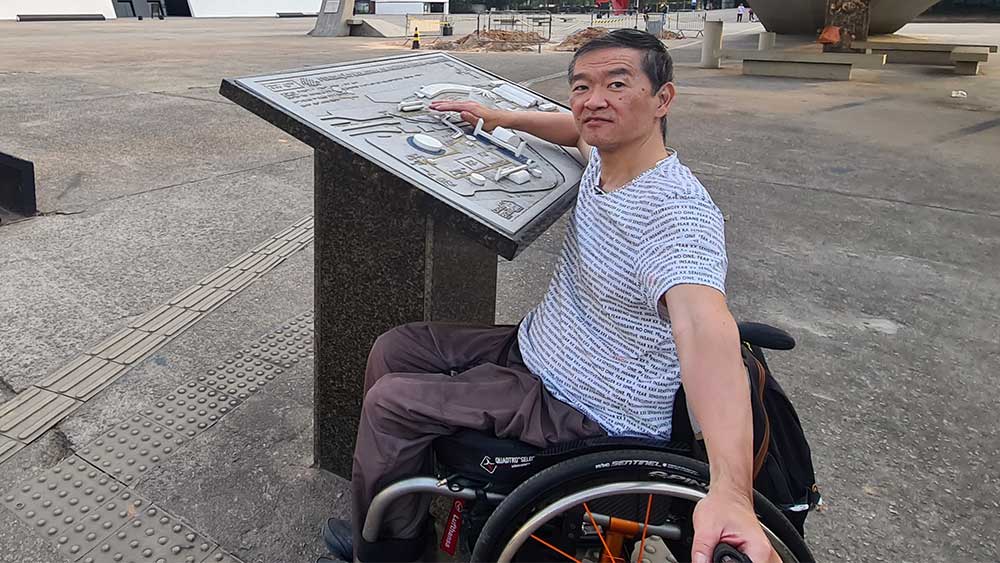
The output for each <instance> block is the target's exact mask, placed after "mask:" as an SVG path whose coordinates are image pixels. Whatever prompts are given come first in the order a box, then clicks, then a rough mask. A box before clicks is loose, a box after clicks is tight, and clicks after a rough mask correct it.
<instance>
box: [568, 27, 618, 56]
mask: <svg viewBox="0 0 1000 563" xmlns="http://www.w3.org/2000/svg"><path fill="white" fill-rule="evenodd" d="M607 34H608V29H607V28H605V27H587V28H584V29H581V30H580V31H577V32H576V33H574V34H572V35H570V36H569V37H567V38H566V39H564V40H563V42H562V43H560V44H558V45H556V46H555V50H556V51H576V50H577V49H579V48H580V47H582V46H583V44H584V43H586V42H588V41H590V40H591V39H596V38H598V37H601V36H604V35H607Z"/></svg>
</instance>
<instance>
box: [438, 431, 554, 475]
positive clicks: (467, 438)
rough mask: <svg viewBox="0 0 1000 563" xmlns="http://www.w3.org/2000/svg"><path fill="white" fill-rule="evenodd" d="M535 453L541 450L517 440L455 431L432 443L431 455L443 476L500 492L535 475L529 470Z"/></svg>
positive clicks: (480, 433) (533, 469) (535, 471)
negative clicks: (458, 478)
mask: <svg viewBox="0 0 1000 563" xmlns="http://www.w3.org/2000/svg"><path fill="white" fill-rule="evenodd" d="M539 451H541V448H536V447H534V446H532V445H530V444H526V443H524V442H521V441H519V440H510V439H504V438H497V437H496V436H494V435H492V434H490V433H488V432H480V431H478V430H459V431H458V432H456V433H455V434H452V435H450V436H442V437H440V438H438V439H436V440H434V455H435V456H436V457H437V463H438V465H440V466H441V467H442V468H443V470H444V472H445V473H447V474H449V475H451V474H457V475H459V476H461V477H464V478H466V479H470V480H473V481H478V482H482V483H493V484H494V487H492V488H496V489H502V490H509V489H510V488H512V487H514V486H517V485H518V484H520V483H522V482H524V480H525V479H527V478H528V477H531V476H532V475H534V474H535V473H537V472H538V471H539V470H538V469H536V468H533V467H532V466H533V465H534V461H535V456H536V455H537V454H538V452H539ZM449 475H446V476H449Z"/></svg>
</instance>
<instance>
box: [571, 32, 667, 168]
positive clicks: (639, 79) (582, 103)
mask: <svg viewBox="0 0 1000 563" xmlns="http://www.w3.org/2000/svg"><path fill="white" fill-rule="evenodd" d="M672 98H673V85H672V84H667V85H664V87H663V88H661V89H660V91H659V92H653V85H652V83H650V81H649V78H647V77H646V74H645V73H644V72H643V71H642V56H641V52H640V51H638V50H636V49H627V48H612V49H601V50H599V51H594V52H592V53H587V54H585V55H583V56H582V57H580V58H579V59H577V61H576V65H575V66H574V68H573V76H572V77H571V79H570V98H569V100H570V107H571V108H572V109H573V117H574V118H576V126H577V129H578V130H579V131H580V136H581V137H583V140H584V141H586V143H587V144H588V145H590V146H593V147H597V148H598V149H605V150H608V149H614V148H616V147H620V146H624V145H628V144H630V143H632V142H635V141H637V140H641V139H645V138H647V137H649V135H651V134H655V135H659V134H660V121H659V118H661V117H663V116H665V115H666V113H667V107H668V106H669V105H670V101H671V100H672Z"/></svg>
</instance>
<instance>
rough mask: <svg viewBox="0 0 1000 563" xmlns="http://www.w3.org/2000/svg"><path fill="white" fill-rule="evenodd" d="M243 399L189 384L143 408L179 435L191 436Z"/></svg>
mask: <svg viewBox="0 0 1000 563" xmlns="http://www.w3.org/2000/svg"><path fill="white" fill-rule="evenodd" d="M192 383H194V382H192ZM241 402H242V401H241V400H239V399H237V398H234V397H230V396H228V395H227V394H226V393H223V392H220V391H218V390H217V389H214V388H212V387H210V386H208V385H198V384H193V385H192V384H187V385H184V386H182V387H178V388H177V390H176V391H174V392H173V393H171V394H169V395H167V396H166V397H164V398H162V399H160V400H158V401H156V403H154V404H153V406H152V407H149V408H145V409H142V411H140V412H141V414H142V416H144V417H146V418H148V419H150V420H152V421H155V422H156V423H157V424H162V425H163V426H164V427H166V428H168V429H170V430H172V431H173V432H176V433H177V434H178V435H181V436H184V437H187V438H191V437H194V436H196V435H197V434H198V433H200V432H202V431H203V430H206V429H208V428H209V427H210V426H212V425H213V424H215V423H216V422H218V421H219V419H220V418H222V416H224V415H226V414H228V413H229V412H230V411H232V410H233V409H234V408H236V406H237V405H239V404H240V403H241Z"/></svg>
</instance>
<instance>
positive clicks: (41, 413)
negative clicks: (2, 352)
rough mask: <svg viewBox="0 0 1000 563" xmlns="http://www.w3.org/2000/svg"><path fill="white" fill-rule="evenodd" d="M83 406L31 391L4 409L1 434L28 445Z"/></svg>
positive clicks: (0, 417) (0, 418)
mask: <svg viewBox="0 0 1000 563" xmlns="http://www.w3.org/2000/svg"><path fill="white" fill-rule="evenodd" d="M81 404H83V403H81V402H80V401H74V400H73V399H70V398H69V397H64V396H62V395H59V394H57V393H53V392H52V391H47V390H45V389H39V388H38V387H28V388H27V389H25V390H24V391H21V392H20V393H19V394H18V395H17V396H16V397H14V398H13V399H11V400H9V401H7V402H6V403H4V404H3V405H2V406H0V434H3V435H4V436H6V437H7V438H11V439H14V440H17V441H18V442H23V443H25V444H27V443H28V442H31V441H32V440H34V439H35V438H37V437H39V436H41V435H42V434H44V433H45V431H46V430H48V429H49V428H52V427H53V426H55V425H56V424H57V423H58V422H59V421H60V420H62V419H63V417H64V416H66V415H67V414H69V413H71V412H73V411H74V410H76V408H77V407H78V406H80V405H81Z"/></svg>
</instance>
